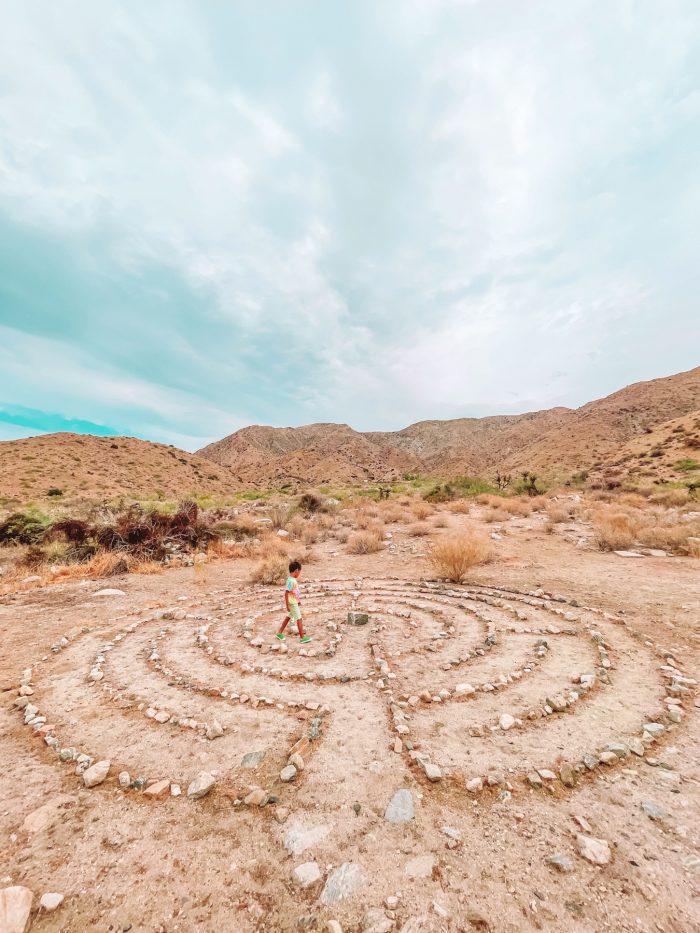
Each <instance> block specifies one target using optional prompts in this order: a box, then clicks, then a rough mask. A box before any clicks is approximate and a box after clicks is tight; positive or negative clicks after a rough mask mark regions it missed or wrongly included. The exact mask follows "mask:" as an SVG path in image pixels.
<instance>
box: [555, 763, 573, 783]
mask: <svg viewBox="0 0 700 933" xmlns="http://www.w3.org/2000/svg"><path fill="white" fill-rule="evenodd" d="M559 780H560V781H561V782H562V784H563V785H564V786H565V787H573V786H574V785H575V784H576V772H575V771H574V769H573V768H572V767H571V765H569V764H563V765H562V766H561V768H560V769H559Z"/></svg>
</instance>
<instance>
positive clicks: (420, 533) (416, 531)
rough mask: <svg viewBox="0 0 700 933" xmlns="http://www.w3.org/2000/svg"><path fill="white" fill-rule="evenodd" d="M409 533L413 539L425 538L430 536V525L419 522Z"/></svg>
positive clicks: (412, 526)
mask: <svg viewBox="0 0 700 933" xmlns="http://www.w3.org/2000/svg"><path fill="white" fill-rule="evenodd" d="M408 533H409V535H410V536H411V537H412V538H423V537H425V535H429V534H430V525H427V524H426V523H425V522H417V523H416V524H415V525H411V527H410V528H409V529H408Z"/></svg>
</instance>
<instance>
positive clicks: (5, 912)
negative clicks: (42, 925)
mask: <svg viewBox="0 0 700 933" xmlns="http://www.w3.org/2000/svg"><path fill="white" fill-rule="evenodd" d="M33 900H34V895H33V894H32V892H31V891H30V890H29V888H24V887H22V886H21V885H13V886H12V887H10V888H3V889H2V890H0V930H2V933H25V930H28V929H29V916H30V914H31V910H32V901H33Z"/></svg>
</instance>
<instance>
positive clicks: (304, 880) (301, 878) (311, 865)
mask: <svg viewBox="0 0 700 933" xmlns="http://www.w3.org/2000/svg"><path fill="white" fill-rule="evenodd" d="M293 874H294V880H295V881H296V883H297V884H298V885H300V886H301V887H302V888H308V887H310V886H311V885H312V884H315V883H316V882H317V881H318V880H319V878H320V877H321V870H320V868H319V867H318V865H317V864H316V862H304V864H303V865H299V866H297V867H296V868H295V869H294V872H293Z"/></svg>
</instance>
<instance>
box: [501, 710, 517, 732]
mask: <svg viewBox="0 0 700 933" xmlns="http://www.w3.org/2000/svg"><path fill="white" fill-rule="evenodd" d="M498 725H499V726H500V727H501V729H503V731H504V732H506V731H507V730H508V729H512V728H513V726H514V725H515V719H514V718H513V717H512V716H511V715H510V713H503V715H502V716H501V718H500V719H499V720H498Z"/></svg>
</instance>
